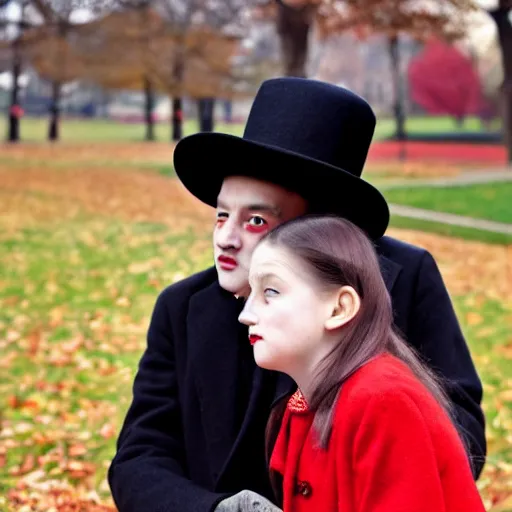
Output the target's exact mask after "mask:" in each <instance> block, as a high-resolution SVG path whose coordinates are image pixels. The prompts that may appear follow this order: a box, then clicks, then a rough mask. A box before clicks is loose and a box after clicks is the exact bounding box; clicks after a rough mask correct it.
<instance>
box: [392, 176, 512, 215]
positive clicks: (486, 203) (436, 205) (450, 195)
mask: <svg viewBox="0 0 512 512" xmlns="http://www.w3.org/2000/svg"><path fill="white" fill-rule="evenodd" d="M383 194H384V196H385V197H386V199H387V200H388V201H389V202H390V203H396V204H403V205H407V206H414V207H417V208H424V209H426V210H436V211H440V212H447V213H455V214H458V215H465V216H468V217H476V218H480V219H487V220H493V221H496V222H504V223H509V224H512V182H502V183H488V184H481V185H480V184H479V185H467V186H460V187H445V188H444V187H397V188H388V189H386V190H384V191H383Z"/></svg>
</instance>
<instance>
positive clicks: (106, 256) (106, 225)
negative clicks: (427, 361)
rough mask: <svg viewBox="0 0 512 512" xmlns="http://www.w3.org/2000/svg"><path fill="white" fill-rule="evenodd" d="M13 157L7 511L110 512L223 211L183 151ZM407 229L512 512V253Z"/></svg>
mask: <svg viewBox="0 0 512 512" xmlns="http://www.w3.org/2000/svg"><path fill="white" fill-rule="evenodd" d="M2 158H3V160H0V162H1V163H3V165H1V166H0V351H1V354H2V357H1V358H0V510H2V511H4V510H5V511H13V512H14V511H16V512H19V511H20V510H33V511H41V512H43V511H44V512H48V511H49V510H56V511H58V512H60V511H64V510H67V511H69V510H81V511H84V512H85V511H91V512H93V511H94V512H99V511H100V510H106V508H99V505H97V502H98V501H101V502H102V503H104V504H105V505H111V501H110V498H109V489H108V486H107V483H106V471H107V468H108V465H109V463H110V460H111V458H112V456H113V454H114V450H115V440H116V437H117V434H118V432H119V428H120V425H121V421H122V419H123V417H124V414H125V412H126V409H127V407H128V405H129V402H130V399H131V385H132V380H133V376H134V374H135V371H136V368H137V363H138V360H139V358H140V355H141V353H142V351H143V350H144V346H145V335H146V329H147V326H148V322H149V316H150V314H151V311H152V308H153V305H154V302H155V300H156V297H157V295H158V293H159V292H160V291H161V290H162V289H163V287H165V286H166V285H168V284H170V283H172V282H174V281H177V280H179V279H182V278H183V277H184V276H186V275H189V274H191V273H193V272H196V271H198V270H200V269H203V268H205V267H207V266H208V265H210V264H211V261H212V251H211V240H210V238H211V237H210V230H211V223H212V220H213V219H212V213H211V211H210V210H209V209H208V208H205V207H203V206H202V205H201V204H200V203H198V202H197V201H195V200H193V199H192V198H190V197H189V195H188V194H187V193H186V192H184V190H183V189H182V187H181V186H180V185H179V184H178V183H177V181H176V180H174V179H172V178H171V177H170V176H169V167H168V159H169V150H168V147H167V145H146V144H143V143H139V144H135V143H134V144H124V145H115V144H114V145H112V146H104V145H103V146H101V147H100V146H98V145H94V144H91V145H84V146H80V145H69V146H68V145H62V146H54V147H51V146H42V145H41V146H40V145H34V146H30V145H28V146H26V147H24V146H22V145H21V146H18V147H16V148H13V149H9V151H8V154H7V155H5V154H3V155H2ZM402 227H403V228H408V229H400V230H399V229H393V230H391V234H392V235H393V236H397V237H399V238H402V239H404V240H406V241H409V242H411V243H415V244H418V245H422V246H424V247H426V248H427V249H429V250H430V251H431V252H432V253H433V254H434V256H435V257H436V259H437V261H438V263H439V265H440V268H441V271H442V273H443V276H444V277H445V280H446V283H447V286H448V288H449V290H450V293H451V295H452V297H453V300H454V305H455V308H456V310H457V313H458V315H459V318H460V321H461V325H462V328H463V330H464V333H465V335H466V337H467V339H468V343H469V345H470V349H471V352H472V354H473V355H474V358H475V364H476V366H477V369H478V371H479V373H480V375H481V376H482V379H483V382H484V386H485V388H484V407H485V412H486V417H487V420H488V430H487V438H488V443H489V458H488V462H487V464H486V467H485V469H484V473H483V475H482V477H481V479H480V480H479V483H478V485H479V488H480V490H481V493H482V496H483V497H484V500H485V503H486V507H487V509H488V510H492V511H493V512H498V511H499V510H501V511H502V512H503V511H504V510H506V508H503V507H504V506H506V503H507V500H512V437H511V436H510V432H511V431H512V339H511V338H510V331H511V329H510V327H511V323H512V303H511V302H510V294H509V291H510V290H509V286H508V284H507V279H510V277H509V274H507V272H508V270H507V266H506V265H507V261H509V256H510V247H508V248H507V246H505V245H503V244H501V245H500V244H499V243H498V241H497V240H495V241H494V242H495V243H494V244H493V245H487V244H483V243H481V242H472V241H467V240H463V239H462V238H449V237H444V236H439V235H437V234H429V233H421V232H417V231H411V230H410V229H409V228H410V227H411V226H407V225H404V226H402ZM459 235H463V233H459ZM469 254H470V255H471V258H468V255H469ZM248 463H249V462H248ZM95 496H98V497H99V498H95ZM71 503H72V504H73V507H74V508H71V507H72V505H71ZM65 506H68V507H69V508H64V507H65ZM500 507H501V508H500Z"/></svg>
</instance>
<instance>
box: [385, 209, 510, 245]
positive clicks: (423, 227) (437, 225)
mask: <svg viewBox="0 0 512 512" xmlns="http://www.w3.org/2000/svg"><path fill="white" fill-rule="evenodd" d="M390 226H391V227H395V228H402V229H412V230H415V231H425V232H427V233H437V234H439V235H445V236H450V237H454V238H461V239H464V240H475V241H479V242H484V243H488V244H498V245H510V244H512V235H507V234H505V233H494V232H492V231H483V230H481V229H473V228H466V227H462V226H452V225H451V224H443V223H441V222H432V221H428V220H421V219H412V218H410V217H402V216H399V215H392V216H391V221H390Z"/></svg>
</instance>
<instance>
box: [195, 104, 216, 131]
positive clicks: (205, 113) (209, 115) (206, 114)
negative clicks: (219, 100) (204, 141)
mask: <svg viewBox="0 0 512 512" xmlns="http://www.w3.org/2000/svg"><path fill="white" fill-rule="evenodd" d="M214 108H215V98H201V99H200V100H198V109H197V111H198V115H199V131H200V132H213V128H214V124H215V119H214Z"/></svg>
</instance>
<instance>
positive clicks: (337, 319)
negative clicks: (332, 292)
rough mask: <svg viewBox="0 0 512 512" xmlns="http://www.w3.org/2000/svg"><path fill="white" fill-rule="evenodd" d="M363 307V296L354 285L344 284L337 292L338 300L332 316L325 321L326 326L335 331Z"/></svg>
mask: <svg viewBox="0 0 512 512" xmlns="http://www.w3.org/2000/svg"><path fill="white" fill-rule="evenodd" d="M360 307H361V298H360V297H359V295H358V294H357V292H356V291H355V290H354V288H352V286H342V287H341V288H340V289H339V290H338V293H337V294H336V302H335V306H334V308H333V311H332V313H331V316H330V317H329V318H328V319H327V320H326V321H325V324H324V327H325V328H326V329H327V330H328V331H333V330H335V329H339V328H340V327H342V326H344V325H345V324H347V323H348V322H350V320H352V319H353V318H354V317H355V316H356V315H357V313H358V312H359V309H360Z"/></svg>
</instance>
